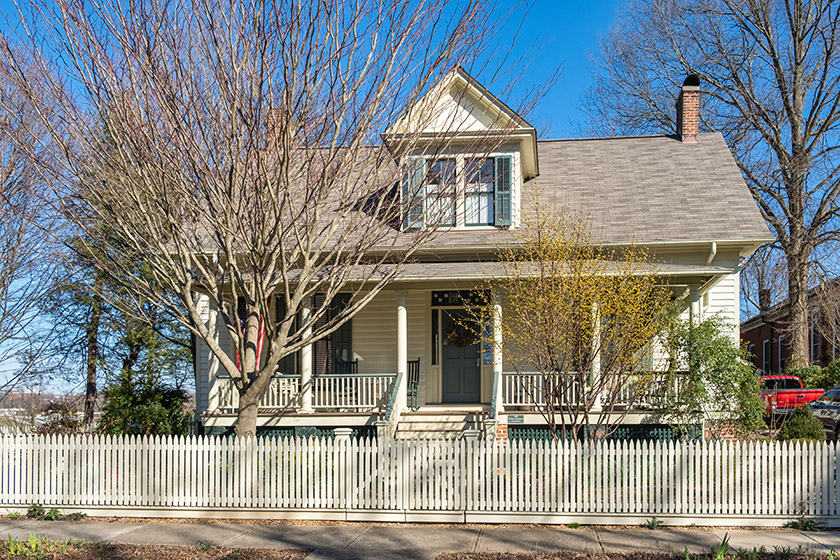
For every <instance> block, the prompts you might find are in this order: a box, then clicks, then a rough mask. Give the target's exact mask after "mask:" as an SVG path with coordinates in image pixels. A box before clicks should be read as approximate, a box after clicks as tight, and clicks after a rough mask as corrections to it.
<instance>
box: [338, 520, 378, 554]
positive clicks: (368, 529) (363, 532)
mask: <svg viewBox="0 0 840 560" xmlns="http://www.w3.org/2000/svg"><path fill="white" fill-rule="evenodd" d="M370 528H371V526H370V525H368V526H367V527H365V530H364V531H362V532H361V533H359V534H358V535H356V536H355V537H354V538H353V539H352V540H351V541H350V542H349V543H347V544H345V545H344V546H343V547H341V550H344V549H346V548H347V547H348V546H350V545H351V544H353V543H354V542H356V541H357V540H359V539H360V538H362V537H363V536H365V534H366V533H367V532H368V531H370Z"/></svg>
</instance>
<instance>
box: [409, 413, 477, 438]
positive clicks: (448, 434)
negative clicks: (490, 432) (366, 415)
mask: <svg viewBox="0 0 840 560" xmlns="http://www.w3.org/2000/svg"><path fill="white" fill-rule="evenodd" d="M484 416H485V415H484V414H483V413H481V412H473V411H464V412H460V411H457V412H455V411H453V412H435V411H422V410H420V411H414V412H403V414H402V416H400V422H399V424H398V425H397V433H396V436H395V437H396V439H460V438H461V436H462V435H463V433H464V430H481V428H482V423H483V418H484Z"/></svg>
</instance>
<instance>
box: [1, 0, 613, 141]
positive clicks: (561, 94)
mask: <svg viewBox="0 0 840 560" xmlns="http://www.w3.org/2000/svg"><path fill="white" fill-rule="evenodd" d="M25 1H26V0H21V2H24V3H25ZM620 3H621V2H620V0H591V1H590V2H580V1H569V0H534V1H533V2H532V5H531V6H530V8H528V7H527V6H523V5H522V2H521V0H499V12H501V13H506V12H508V11H511V14H510V21H509V22H508V28H512V29H513V30H515V28H516V27H517V26H518V25H519V21H520V19H521V18H522V17H523V16H524V25H523V26H522V30H523V31H524V33H523V36H522V39H521V41H520V43H519V44H518V45H517V48H518V49H519V53H523V54H525V56H526V58H530V59H531V60H530V63H529V65H528V67H527V68H526V69H525V73H524V75H523V76H522V88H523V90H517V91H515V93H522V92H524V88H527V87H529V86H533V85H535V84H539V83H542V82H544V81H545V79H546V78H547V76H549V75H550V74H551V72H552V71H553V70H554V69H555V68H556V67H557V66H558V65H560V66H562V69H563V71H562V74H561V76H560V79H559V80H558V81H557V83H556V84H555V85H554V87H553V88H552V90H551V91H550V92H549V93H548V95H547V96H546V97H545V98H544V99H543V101H542V103H541V104H540V105H539V106H538V107H536V108H535V110H534V112H533V113H532V114H530V115H528V120H529V121H530V122H531V124H533V125H534V126H535V127H536V128H537V130H538V131H540V132H542V133H544V134H543V135H542V136H543V138H569V137H575V136H579V135H580V134H579V132H578V130H580V129H581V128H583V127H584V125H585V122H586V115H585V114H583V113H582V112H581V111H580V110H579V109H578V106H579V105H580V97H581V95H582V94H583V91H584V89H585V88H586V86H587V85H588V84H589V82H590V77H589V53H590V52H593V51H595V50H596V48H597V42H598V36H599V35H600V34H603V33H605V32H606V31H607V29H608V28H609V26H610V25H611V23H612V21H613V20H614V18H615V15H616V13H617V10H618V7H619V5H620ZM0 14H2V16H3V17H2V18H0V29H7V24H6V21H5V20H6V18H8V19H11V20H15V19H16V18H17V12H16V9H15V6H14V2H13V0H0ZM535 42H536V43H537V45H539V48H537V49H534V48H533V47H534V44H535ZM524 51H528V52H524ZM517 54H518V53H517ZM479 79H480V77H479ZM492 89H494V88H492V87H491V90H492ZM494 93H496V92H494ZM503 101H505V100H503ZM510 101H514V100H510ZM512 104H513V103H512Z"/></svg>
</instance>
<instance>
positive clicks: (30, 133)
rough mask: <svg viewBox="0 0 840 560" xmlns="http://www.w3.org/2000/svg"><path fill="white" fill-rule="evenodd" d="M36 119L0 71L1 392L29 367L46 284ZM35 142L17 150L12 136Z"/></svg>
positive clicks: (40, 134) (49, 221) (45, 208)
mask: <svg viewBox="0 0 840 560" xmlns="http://www.w3.org/2000/svg"><path fill="white" fill-rule="evenodd" d="M44 136H45V135H44V129H43V127H42V126H41V124H40V119H39V118H38V116H37V115H36V114H35V112H34V111H33V110H32V108H31V107H30V106H29V104H28V103H27V101H26V99H25V97H24V96H23V95H21V92H20V91H19V90H18V89H17V88H16V87H15V85H14V84H13V83H12V82H11V81H9V80H7V79H2V77H0V368H2V369H3V371H4V374H3V377H2V378H0V394H2V393H3V392H8V391H11V390H13V389H14V388H15V387H16V386H17V385H18V384H19V383H21V382H22V381H24V380H25V379H26V376H27V374H29V373H31V372H32V366H33V364H34V359H35V357H36V356H37V355H38V353H39V352H40V350H41V348H42V344H41V343H39V340H43V339H38V337H36V336H35V335H36V333H37V332H38V331H40V330H42V328H43V326H42V325H41V324H40V323H39V321H38V311H39V305H40V304H41V303H42V301H43V298H44V296H45V295H46V290H47V287H48V286H49V277H50V274H51V271H52V268H51V252H52V250H53V248H54V246H53V245H52V244H51V243H50V241H51V239H52V238H51V236H50V235H49V233H48V232H49V230H50V229H52V228H53V227H54V226H55V223H56V221H55V214H54V213H53V212H52V211H51V209H50V206H49V204H48V200H47V198H46V197H45V192H44V189H43V183H42V180H41V179H42V177H41V176H40V175H39V173H38V172H37V169H36V167H35V161H34V160H33V159H32V156H35V157H37V156H38V154H39V153H40V152H41V147H40V146H39V144H41V143H43V142H44V141H45V137H44ZM21 137H22V138H24V139H25V140H26V141H27V142H28V143H29V144H31V145H32V146H33V147H34V151H33V152H32V153H28V152H27V151H26V150H22V149H21V148H20V147H19V145H18V143H17V142H15V141H13V138H21Z"/></svg>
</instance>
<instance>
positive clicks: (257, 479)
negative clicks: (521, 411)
mask: <svg viewBox="0 0 840 560" xmlns="http://www.w3.org/2000/svg"><path fill="white" fill-rule="evenodd" d="M837 451H838V450H837V447H836V446H835V445H834V444H813V443H809V444H802V443H790V444H789V443H776V442H757V443H749V442H693V443H674V442H668V443H662V442H641V443H639V442H614V441H611V442H599V443H581V444H576V443H568V442H567V443H557V444H555V443H552V442H518V443H517V442H511V443H505V444H497V443H495V442H484V441H480V440H472V439H464V440H457V441H436V440H415V441H391V440H388V441H384V442H383V441H376V440H350V439H349V438H348V439H306V438H294V439H291V438H290V439H273V438H265V439H247V440H237V439H234V438H222V437H187V438H171V437H167V438H160V437H108V436H4V437H0V508H3V507H6V508H7V509H8V508H19V509H21V508H23V509H25V507H26V506H28V505H29V504H32V503H39V504H42V505H45V506H48V507H53V506H55V507H60V508H63V509H65V510H67V511H85V512H87V513H90V514H96V513H97V512H107V514H108V515H128V516H131V515H137V516H140V515H158V516H193V517H196V516H197V517H213V516H218V517H229V516H231V515H236V516H247V517H297V518H311V519H324V518H332V519H350V520H352V519H368V520H371V519H382V520H426V521H432V520H445V521H466V522H483V521H486V522H499V521H505V522H541V523H564V522H565V523H567V522H570V521H573V520H578V521H581V522H597V523H637V522H639V521H640V520H644V519H647V518H649V517H651V516H654V515H655V516H657V517H659V518H662V519H664V520H665V521H666V522H668V523H673V524H689V523H698V524H704V523H705V524H712V525H726V524H729V525H750V524H762V525H781V524H783V523H784V522H785V521H787V520H789V519H791V518H792V517H795V516H797V515H799V514H800V513H804V514H805V515H808V516H811V517H816V518H822V519H823V520H825V521H826V522H828V523H829V524H830V525H835V524H838V523H840V503H838V499H837V498H838V491H840V487H838V483H840V480H838V473H837V471H836V465H837ZM103 514H104V513H103Z"/></svg>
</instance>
